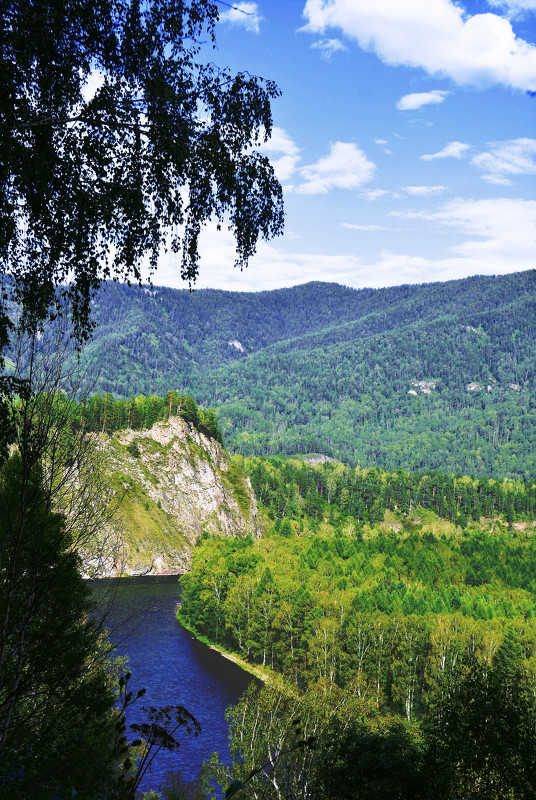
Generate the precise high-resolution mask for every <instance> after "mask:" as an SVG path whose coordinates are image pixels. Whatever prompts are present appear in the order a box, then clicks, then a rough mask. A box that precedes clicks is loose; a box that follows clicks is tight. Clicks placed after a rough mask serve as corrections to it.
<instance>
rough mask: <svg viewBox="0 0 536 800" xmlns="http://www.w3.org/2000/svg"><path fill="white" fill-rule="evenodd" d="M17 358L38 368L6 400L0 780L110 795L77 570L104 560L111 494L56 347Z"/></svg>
mask: <svg viewBox="0 0 536 800" xmlns="http://www.w3.org/2000/svg"><path fill="white" fill-rule="evenodd" d="M20 350H21V354H20V355H21V362H22V363H23V364H26V359H25V358H24V356H25V355H27V354H28V352H29V353H30V354H31V357H30V365H31V368H30V371H29V372H27V373H26V375H27V380H26V382H25V383H24V386H23V388H24V394H22V395H21V396H8V397H7V398H6V403H7V407H8V411H9V416H10V419H11V423H12V424H11V434H10V438H9V445H10V451H11V455H9V456H8V457H4V459H3V460H2V461H1V462H0V763H1V764H2V771H0V779H1V780H4V778H5V772H4V768H7V770H8V779H9V775H10V774H12V775H13V774H16V775H18V776H19V777H18V778H17V781H16V785H15V786H14V787H13V788H14V795H15V796H21V797H27V798H32V800H33V798H41V797H51V796H53V795H54V794H55V793H56V794H58V795H59V796H65V795H67V794H69V795H71V792H72V791H74V792H78V791H83V792H87V791H88V790H89V789H90V788H91V789H92V788H93V786H99V787H102V786H105V785H106V784H107V783H108V782H110V781H112V778H113V775H112V769H113V766H114V761H115V758H116V756H117V752H116V747H115V746H116V742H115V737H114V732H113V727H112V715H111V707H112V704H113V701H114V695H113V692H112V689H111V684H110V676H109V675H108V674H107V662H108V655H109V648H107V646H106V644H105V642H104V641H103V640H102V636H101V630H100V627H99V623H98V622H96V621H93V619H92V617H91V616H90V614H89V612H90V611H91V603H90V597H89V589H88V587H87V585H86V583H85V581H84V580H83V579H82V577H81V569H80V568H81V559H82V556H83V555H84V554H85V553H88V554H89V552H91V555H92V556H93V557H94V558H96V559H97V560H98V556H99V552H100V550H101V548H100V544H101V543H99V541H98V533H99V531H100V529H101V526H102V523H103V522H104V521H105V512H104V511H103V507H104V506H105V504H106V500H107V492H106V490H105V489H104V487H103V486H102V484H101V483H100V481H99V470H98V467H97V464H96V461H95V459H94V458H93V451H92V446H91V442H88V441H86V440H85V438H84V437H83V435H81V434H77V433H76V432H75V429H74V425H73V416H76V417H77V416H78V404H76V403H74V402H73V401H72V400H71V399H70V398H69V396H68V395H67V394H66V393H65V390H66V389H67V387H68V385H69V383H70V379H72V377H73V376H72V375H71V376H66V375H64V374H63V371H62V368H63V365H64V357H65V354H64V353H63V352H62V351H61V340H58V339H57V338H55V339H53V340H52V341H48V339H47V337H46V336H45V337H43V338H42V339H41V340H38V339H37V338H35V337H33V338H31V339H30V341H29V342H25V341H21V347H20ZM29 387H31V388H32V391H31V392H30V391H29ZM96 568H97V569H98V564H96ZM36 787H38V788H37V789H36Z"/></svg>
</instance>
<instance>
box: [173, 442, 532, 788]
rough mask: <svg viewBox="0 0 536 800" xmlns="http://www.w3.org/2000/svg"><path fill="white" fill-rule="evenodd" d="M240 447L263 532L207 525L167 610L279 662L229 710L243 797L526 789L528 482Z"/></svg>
mask: <svg viewBox="0 0 536 800" xmlns="http://www.w3.org/2000/svg"><path fill="white" fill-rule="evenodd" d="M235 459H236V460H237V461H238V462H239V463H241V464H243V465H244V466H245V468H246V470H247V471H248V473H249V475H250V478H251V480H252V484H253V485H254V487H255V490H256V492H257V496H258V498H259V499H260V500H261V502H262V503H263V507H262V512H263V514H264V519H265V536H264V538H263V539H260V540H253V539H251V538H249V537H248V538H246V539H243V538H242V539H235V540H229V539H227V540H223V539H220V538H213V539H210V538H205V539H202V540H200V541H199V542H198V546H197V548H196V551H195V553H194V559H193V566H192V570H191V572H190V573H189V574H188V575H185V576H184V577H183V578H182V579H181V583H182V599H183V603H182V606H181V609H180V618H181V619H183V620H184V621H185V622H186V624H187V625H189V626H190V627H192V628H194V629H195V630H196V631H197V632H198V633H202V634H204V635H205V636H207V637H208V638H209V639H210V640H212V641H215V642H219V643H220V644H222V645H223V646H225V647H227V648H229V649H231V650H233V651H235V652H238V653H240V654H241V655H242V656H243V657H245V658H246V659H248V660H249V661H250V662H255V663H257V664H261V665H263V666H264V667H265V668H271V669H272V670H275V672H276V673H279V674H280V675H282V676H283V677H284V679H285V682H284V683H283V684H281V683H277V682H276V683H275V685H269V686H267V687H265V688H263V689H262V691H251V692H250V693H249V694H248V695H247V696H245V697H244V698H243V699H242V701H241V702H240V704H239V705H238V706H237V707H236V708H234V709H233V710H232V711H231V713H230V721H231V736H232V752H233V756H234V764H233V770H232V775H233V778H234V779H235V780H236V781H237V786H238V785H241V786H242V788H241V790H240V791H241V792H242V793H243V796H244V797H245V798H250V799H251V800H253V798H254V799H255V800H261V798H263V799H264V798H270V797H274V796H277V797H280V798H285V800H291V799H292V800H294V798H296V800H297V798H302V797H326V798H331V800H350V798H352V800H354V798H364V800H365V798H366V799H367V800H370V798H380V797H381V798H383V797H397V798H400V799H402V798H408V800H409V798H412V800H415V798H421V799H422V800H425V799H426V800H431V798H436V797H444V798H446V800H454V798H457V800H461V799H462V798H464V800H467V798H472V797H475V798H477V797H483V796H485V797H489V798H494V799H495V800H502V799H503V798H505V797H512V798H516V799H517V800H522V798H529V797H533V796H534V787H535V786H536V772H535V769H534V763H535V762H534V752H536V750H535V746H536V739H535V737H534V719H535V715H536V710H535V707H534V694H533V687H534V681H535V678H536V572H535V570H534V563H535V559H534V555H535V553H534V546H535V545H534V534H535V532H536V522H535V519H534V516H535V515H534V510H535V509H534V500H535V497H536V494H535V493H536V485H535V484H534V482H529V483H523V482H513V481H501V482H499V481H494V480H490V479H483V478H480V479H473V478H469V477H454V476H451V475H443V474H440V473H432V474H425V473H421V474H408V473H404V472H402V471H398V472H395V473H386V472H380V471H378V470H375V469H372V470H360V469H356V470H351V469H348V468H347V467H345V466H344V465H342V464H334V463H327V464H316V465H311V464H308V463H304V462H300V461H295V460H282V459H277V458H271V459H264V458H251V459H245V460H242V459H241V458H240V457H238V456H235ZM470 496H471V497H472V498H473V500H469V497H470ZM476 498H479V500H478V502H477V503H476V504H475V502H474V501H475V499H476ZM272 674H273V673H272ZM312 739H314V742H313V745H314V746H313V747H310V746H309V744H308V743H309V742H311V740H312ZM263 763H264V769H263V771H262V772H261V771H260V770H258V769H256V768H257V767H258V765H259V764H263ZM499 765H500V766H499ZM259 772H261V774H260V775H259V774H258V773H259ZM252 774H253V775H254V776H255V777H251V776H252ZM227 775H228V773H227V771H226V770H225V768H224V767H223V765H221V764H219V763H218V761H217V759H212V761H211V762H210V764H209V765H207V766H206V767H205V773H204V780H205V785H208V782H209V781H214V780H216V781H219V782H220V784H221V785H222V786H225V781H226V776H227ZM193 796H194V797H204V796H206V795H204V794H203V793H202V792H200V793H199V794H194V795H193Z"/></svg>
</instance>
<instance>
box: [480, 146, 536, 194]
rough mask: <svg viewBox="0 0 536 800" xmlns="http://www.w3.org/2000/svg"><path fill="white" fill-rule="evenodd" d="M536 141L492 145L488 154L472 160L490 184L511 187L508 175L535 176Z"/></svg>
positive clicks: (481, 154)
mask: <svg viewBox="0 0 536 800" xmlns="http://www.w3.org/2000/svg"><path fill="white" fill-rule="evenodd" d="M535 156H536V139H513V140H512V141H509V142H500V143H498V144H495V145H492V147H491V149H490V150H489V151H487V152H486V153H479V155H477V156H474V158H472V159H471V164H473V165H474V166H475V167H477V169H480V170H482V171H483V173H484V174H483V175H482V178H483V179H484V180H485V181H487V182H488V183H492V184H499V185H501V184H502V185H506V186H508V185H510V184H511V183H512V181H511V180H510V179H509V178H508V177H507V176H508V175H534V174H535V173H536V162H535V160H534V158H535Z"/></svg>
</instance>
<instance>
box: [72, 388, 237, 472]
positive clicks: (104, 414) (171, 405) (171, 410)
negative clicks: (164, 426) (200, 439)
mask: <svg viewBox="0 0 536 800" xmlns="http://www.w3.org/2000/svg"><path fill="white" fill-rule="evenodd" d="M170 398H171V399H170ZM172 415H178V416H180V417H181V418H182V419H183V420H184V421H185V422H188V423H189V424H190V425H193V427H194V428H196V429H197V430H198V431H199V432H200V433H203V434H204V435H205V436H208V437H209V438H211V439H215V440H216V441H217V442H220V444H221V443H222V442H223V437H222V433H221V431H220V429H219V427H218V421H217V419H216V412H215V411H214V409H212V408H199V407H198V405H197V403H196V402H195V400H194V398H193V397H192V396H191V395H189V394H187V395H184V394H181V395H179V394H178V393H177V392H175V391H170V392H167V394H166V396H165V397H164V398H161V397H158V396H157V395H154V394H152V395H149V396H148V397H145V396H144V395H138V397H131V398H130V399H129V400H123V399H121V398H117V397H114V396H113V395H112V394H110V393H106V394H105V395H104V396H102V397H101V395H92V396H91V397H89V398H87V399H84V400H83V401H82V402H81V403H80V405H79V406H78V408H77V409H76V413H74V414H73V422H74V426H75V428H76V429H77V430H78V429H82V430H85V431H95V432H99V431H100V432H103V433H104V432H106V433H113V432H114V431H119V430H124V429H126V428H130V429H132V430H140V429H142V428H152V426H153V425H155V423H157V422H163V421H164V422H165V421H167V420H168V419H169V417H170V416H172ZM127 449H128V451H129V453H130V454H131V455H132V456H133V457H134V458H139V456H140V452H139V447H138V444H137V442H136V441H135V440H133V441H132V442H130V444H129V445H128V448H127Z"/></svg>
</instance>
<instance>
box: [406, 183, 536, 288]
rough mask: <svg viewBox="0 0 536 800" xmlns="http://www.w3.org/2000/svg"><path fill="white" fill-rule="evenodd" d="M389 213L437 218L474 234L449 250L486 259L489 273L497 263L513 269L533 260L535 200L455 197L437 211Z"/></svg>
mask: <svg viewBox="0 0 536 800" xmlns="http://www.w3.org/2000/svg"><path fill="white" fill-rule="evenodd" d="M391 216H396V217H399V218H406V219H424V220H432V221H437V222H439V223H441V224H442V225H445V226H449V227H453V228H457V229H458V230H459V231H460V233H461V234H463V235H467V236H470V237H473V238H470V239H469V240H467V241H465V242H462V243H461V244H458V245H455V246H454V247H452V251H453V252H455V253H457V254H458V255H459V256H461V257H462V258H464V259H474V260H475V261H478V262H479V263H481V262H487V263H488V268H487V269H486V272H487V273H488V274H489V272H490V270H493V269H494V268H495V267H496V266H497V265H500V271H505V272H514V271H515V270H516V269H526V268H528V267H530V266H532V265H533V264H534V262H535V261H536V201H535V200H521V199H509V198H500V197H499V198H489V199H486V200H454V201H452V202H451V203H447V204H446V205H444V206H443V207H442V208H440V209H439V210H438V211H433V212H431V211H418V212H400V211H399V212H391ZM474 237H476V238H474ZM505 267H506V269H505ZM508 267H509V268H508Z"/></svg>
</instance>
